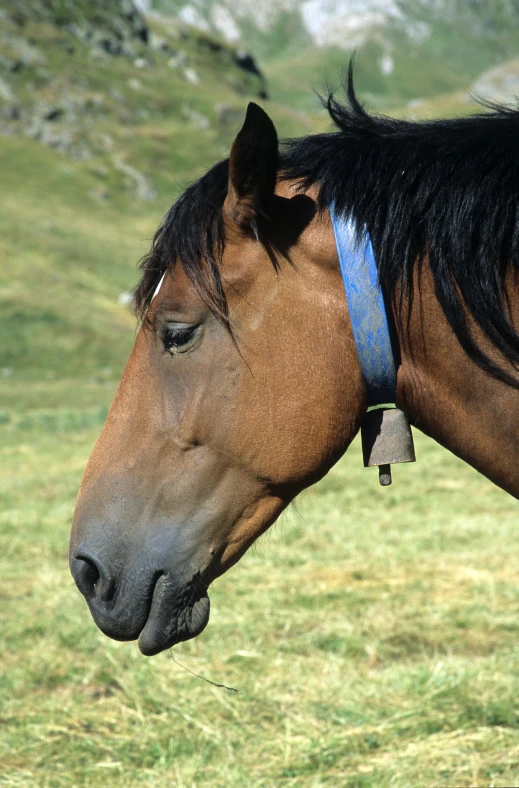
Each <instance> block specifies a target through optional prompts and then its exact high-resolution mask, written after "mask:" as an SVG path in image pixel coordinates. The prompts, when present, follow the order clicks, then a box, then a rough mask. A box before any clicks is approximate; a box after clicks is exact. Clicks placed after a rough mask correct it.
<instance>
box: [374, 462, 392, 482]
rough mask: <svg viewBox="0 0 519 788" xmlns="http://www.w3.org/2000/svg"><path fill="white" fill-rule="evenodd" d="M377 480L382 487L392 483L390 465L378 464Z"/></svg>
mask: <svg viewBox="0 0 519 788" xmlns="http://www.w3.org/2000/svg"><path fill="white" fill-rule="evenodd" d="M378 480H379V482H380V484H381V486H382V487H389V485H390V484H392V482H393V479H392V478H391V465H379V466H378Z"/></svg>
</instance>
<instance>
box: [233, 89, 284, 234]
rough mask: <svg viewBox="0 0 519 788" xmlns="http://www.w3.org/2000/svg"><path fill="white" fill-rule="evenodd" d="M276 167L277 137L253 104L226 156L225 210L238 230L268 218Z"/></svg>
mask: <svg viewBox="0 0 519 788" xmlns="http://www.w3.org/2000/svg"><path fill="white" fill-rule="evenodd" d="M277 165H278V135H277V134H276V129H275V128H274V124H273V123H272V121H271V119H270V118H269V116H268V115H267V113H266V112H265V111H264V110H262V109H261V107H258V105H257V104H254V103H253V102H252V101H251V103H250V104H249V106H248V107H247V114H246V116H245V121H244V123H243V126H242V128H241V130H240V132H239V133H238V136H237V137H236V139H235V140H234V142H233V145H232V148H231V155H230V156H229V187H228V192H227V198H226V200H225V210H226V211H227V213H228V214H229V215H230V217H231V219H233V221H235V222H236V223H237V224H238V225H240V226H241V227H244V228H245V227H248V228H249V229H254V230H255V229H256V219H257V217H258V216H259V215H263V216H265V215H267V213H268V212H267V208H268V202H269V199H270V197H271V196H272V195H273V194H274V188H275V186H276V174H277Z"/></svg>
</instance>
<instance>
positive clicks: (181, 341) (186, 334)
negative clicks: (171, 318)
mask: <svg viewBox="0 0 519 788" xmlns="http://www.w3.org/2000/svg"><path fill="white" fill-rule="evenodd" d="M195 331H196V326H167V327H166V329H165V331H164V336H163V338H162V341H163V343H164V348H165V349H166V350H167V351H168V352H169V353H171V354H173V353H183V352H184V351H185V350H188V348H189V347H190V346H191V340H192V339H193V337H194V335H195Z"/></svg>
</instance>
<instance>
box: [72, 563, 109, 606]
mask: <svg viewBox="0 0 519 788" xmlns="http://www.w3.org/2000/svg"><path fill="white" fill-rule="evenodd" d="M72 576H73V578H74V580H75V581H76V585H77V587H78V588H79V590H80V591H81V593H82V594H83V596H84V597H85V599H86V600H87V601H88V602H90V601H91V600H92V599H94V598H97V599H98V600H103V601H107V600H108V599H109V597H110V593H111V589H112V581H111V579H110V577H109V575H108V574H107V572H106V571H105V570H104V569H103V567H102V566H100V565H99V564H98V563H97V562H96V561H94V560H93V559H92V558H90V557H87V556H84V555H78V556H76V557H75V558H74V560H73V562H72Z"/></svg>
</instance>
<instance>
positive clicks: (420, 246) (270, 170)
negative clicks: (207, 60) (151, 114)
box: [70, 73, 519, 654]
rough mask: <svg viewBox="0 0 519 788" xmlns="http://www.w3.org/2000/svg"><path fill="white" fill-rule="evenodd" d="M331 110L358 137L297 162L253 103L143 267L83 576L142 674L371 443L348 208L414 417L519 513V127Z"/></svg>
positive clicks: (518, 120)
mask: <svg viewBox="0 0 519 788" xmlns="http://www.w3.org/2000/svg"><path fill="white" fill-rule="evenodd" d="M327 104H328V108H329V111H330V114H331V116H332V118H333V120H334V121H335V123H336V125H337V127H338V130H337V131H336V132H334V133H330V134H321V135H316V136H312V137H307V138H303V139H298V140H292V141H290V142H288V143H286V144H285V146H284V147H283V150H282V152H281V153H280V152H279V151H278V141H277V135H276V131H275V129H274V126H273V124H272V122H271V120H270V119H269V118H268V116H267V115H266V114H265V112H263V110H261V109H260V108H259V107H257V106H256V105H254V104H251V105H250V106H249V109H248V112H247V116H246V119H245V123H244V126H243V128H242V130H241V131H240V133H239V134H238V136H237V137H236V140H235V142H234V144H233V146H232V150H231V154H230V157H229V159H228V160H226V161H223V162H220V163H219V164H217V165H216V166H215V167H214V168H213V169H212V170H210V171H209V172H208V173H207V174H206V175H205V176H204V177H203V178H202V179H201V180H200V181H198V182H197V183H196V184H194V185H193V186H192V187H190V188H189V189H188V190H187V191H186V192H185V193H184V195H183V196H182V197H181V198H180V199H179V200H178V201H177V202H176V203H175V205H173V207H172V208H171V210H170V212H169V214H168V215H167V217H166V218H165V220H164V223H163V225H162V226H161V228H160V229H159V230H158V232H157V234H156V236H155V238H154V242H153V246H152V250H151V252H150V254H149V256H148V257H147V258H146V260H145V261H144V262H143V266H142V267H143V277H142V281H141V283H140V285H139V287H138V289H137V293H136V300H137V305H138V308H139V310H140V312H141V316H142V326H141V329H140V332H139V334H138V337H137V340H136V342H135V347H134V349H133V352H132V355H131V357H130V360H129V362H128V365H127V367H126V370H125V372H124V375H123V377H122V380H121V383H120V385H119V388H118V391H117V394H116V396H115V400H114V403H113V405H112V408H111V410H110V413H109V416H108V419H107V422H106V425H105V427H104V429H103V432H102V434H101V437H100V438H99V441H98V443H97V445H96V447H95V449H94V452H93V454H92V456H91V458H90V461H89V463H88V467H87V469H86V472H85V475H84V478H83V482H82V484H81V489H80V493H79V498H78V502H77V507H76V513H75V518H74V525H73V530H72V538H71V545H70V562H71V569H72V573H73V576H74V578H75V580H76V583H77V585H78V586H79V589H80V590H81V592H82V593H83V594H84V596H85V597H86V600H87V602H88V605H89V607H90V610H91V612H92V615H93V617H94V619H95V621H96V623H97V624H98V626H99V627H100V628H101V629H102V630H103V632H105V633H106V634H107V635H109V636H110V637H113V638H116V639H120V640H130V639H135V638H139V646H140V649H141V651H142V652H143V653H144V654H155V653H157V652H159V651H161V650H163V649H166V648H168V647H170V646H172V645H173V644H175V643H177V642H179V641H182V640H186V639H188V638H192V637H194V636H196V635H198V634H199V633H200V632H201V631H202V630H203V628H204V627H205V626H206V624H207V621H208V618H209V599H208V596H207V589H208V587H209V585H210V583H212V581H213V580H214V579H215V578H217V577H218V576H219V575H221V574H222V573H223V572H225V571H226V570H227V569H229V567H231V566H232V565H233V564H234V563H236V561H238V560H239V558H240V557H241V556H242V555H243V554H244V553H245V551H246V550H247V548H248V547H250V545H251V544H252V543H253V542H254V540H255V539H257V538H258V536H259V535H260V534H262V533H263V532H264V531H265V529H267V528H268V527H269V526H270V525H271V524H272V523H273V522H274V521H275V520H276V518H277V517H278V516H279V514H280V512H282V511H283V509H284V508H285V507H286V506H287V505H288V503H289V502H290V501H292V499H293V498H294V497H295V496H296V495H297V494H298V493H299V492H300V491H301V490H303V489H304V488H306V487H308V486H309V485H310V484H313V483H314V482H316V481H317V480H318V479H320V478H321V477H322V476H324V474H326V473H327V471H328V470H329V469H330V468H331V467H332V465H333V464H334V463H335V462H336V461H337V460H338V459H339V457H340V456H341V455H342V454H343V453H344V451H345V450H346V449H347V447H348V445H349V444H350V442H351V441H352V439H353V437H354V436H355V434H356V432H357V430H358V428H359V423H360V420H361V418H362V416H363V414H364V413H365V410H366V407H367V397H366V384H365V381H364V379H363V376H362V373H361V371H360V368H359V362H358V358H357V354H356V348H355V344H354V340H353V335H352V328H351V324H350V318H349V313H348V306H347V302H346V298H345V294H344V288H343V283H342V280H341V274H340V270H339V264H338V257H337V250H336V246H335V241H334V235H333V232H332V227H331V223H330V215H329V210H328V206H329V205H330V204H331V202H332V201H333V202H334V205H335V210H336V211H338V212H339V213H341V215H343V216H346V215H348V216H350V217H353V218H354V220H355V221H356V223H357V227H361V228H365V229H366V230H367V231H368V232H369V234H370V237H371V240H372V244H373V248H374V251H375V257H376V259H377V263H378V270H379V277H380V280H381V283H382V284H383V286H384V287H385V289H386V293H387V296H388V298H389V301H390V304H391V305H392V312H393V317H394V321H395V325H396V334H397V337H396V339H397V343H398V370H397V372H398V374H397V395H396V403H397V405H398V407H400V408H401V409H402V410H403V411H404V412H405V413H406V414H407V416H408V418H409V420H410V421H411V423H413V424H414V425H415V426H417V427H419V428H420V429H421V430H423V431H424V432H425V433H427V434H428V435H431V436H432V437H433V438H435V439H436V440H437V441H439V442H440V443H441V444H443V445H444V446H446V447H447V448H449V449H450V450H451V451H452V452H454V453H455V454H457V455H458V456H460V457H462V458H463V459H464V460H466V461H467V462H468V463H470V464H471V465H473V466H474V467H475V468H477V469H478V470H479V471H481V472H482V473H483V474H485V475H486V476H488V477H489V478H490V479H492V480H493V481H494V482H495V483H496V484H498V485H499V486H500V487H502V488H504V489H505V490H507V491H509V492H510V493H511V494H512V495H515V496H517V495H518V494H519V474H518V471H517V469H518V468H519V440H518V438H519V429H518V419H517V414H516V408H518V406H519V394H518V386H517V381H518V377H517V375H516V370H517V368H518V363H519V336H518V334H517V333H516V331H515V329H514V324H516V321H517V319H519V288H518V280H517V268H518V262H519V256H518V250H519V213H518V210H519V209H518V205H519V113H517V112H514V111H511V110H507V109H504V108H498V107H494V108H487V111H486V112H485V113H482V114H479V115H475V116H474V117H471V118H467V119H458V120H449V121H437V122H428V123H411V122H407V121H397V120H392V119H390V118H386V117H378V116H372V115H370V114H368V113H367V112H366V111H365V110H364V109H363V108H362V106H360V105H359V103H358V101H357V98H356V96H355V93H354V89H353V82H352V78H351V73H350V79H349V84H348V101H347V103H346V104H345V105H341V104H339V103H338V102H337V101H336V100H335V99H334V97H333V96H330V97H329V99H328V102H327ZM163 277H164V278H163ZM157 288H158V292H156V291H157ZM154 293H156V297H153V296H154Z"/></svg>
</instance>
